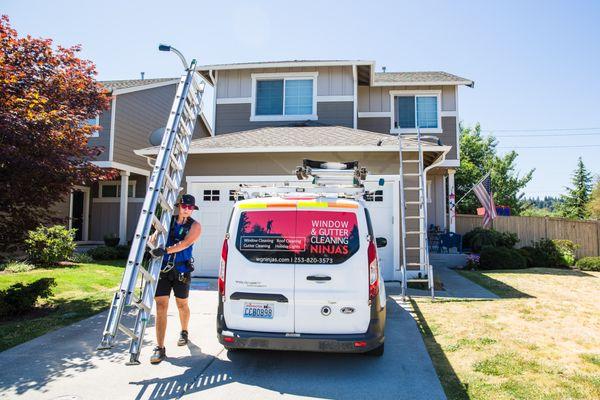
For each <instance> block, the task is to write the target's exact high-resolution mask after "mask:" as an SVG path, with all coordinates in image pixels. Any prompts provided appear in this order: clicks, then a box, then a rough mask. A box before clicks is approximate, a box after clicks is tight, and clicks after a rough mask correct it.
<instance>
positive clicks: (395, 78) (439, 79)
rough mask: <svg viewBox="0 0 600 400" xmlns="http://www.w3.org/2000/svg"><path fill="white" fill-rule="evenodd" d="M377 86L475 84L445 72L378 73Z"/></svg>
mask: <svg viewBox="0 0 600 400" xmlns="http://www.w3.org/2000/svg"><path fill="white" fill-rule="evenodd" d="M374 81H375V84H398V85H402V84H426V83H439V84H443V83H444V82H447V83H448V84H450V83H452V84H464V85H470V84H472V83H473V82H472V81H471V80H469V79H465V78H461V77H460V76H456V75H452V74H449V73H447V72H443V71H423V72H376V73H375V77H374Z"/></svg>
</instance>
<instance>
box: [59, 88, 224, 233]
mask: <svg viewBox="0 0 600 400" xmlns="http://www.w3.org/2000/svg"><path fill="white" fill-rule="evenodd" d="M178 83H179V78H163V79H145V80H119V81H105V82H102V84H103V85H104V86H105V87H106V89H107V90H108V91H110V94H111V99H112V101H111V105H110V109H108V110H107V111H105V112H102V113H101V114H100V115H99V116H98V117H97V118H96V119H95V120H94V119H92V120H90V121H89V123H90V124H93V125H100V126H101V127H102V129H101V130H100V131H98V132H96V133H95V134H94V135H93V136H92V137H91V138H90V139H89V142H88V143H89V146H93V147H98V148H100V149H102V150H103V151H102V153H101V154H100V155H99V156H98V157H97V158H96V159H95V161H93V163H94V164H96V165H97V166H99V167H101V168H110V169H114V170H116V171H118V173H119V174H118V177H117V178H116V180H114V181H100V182H95V183H93V184H91V185H89V186H78V187H76V190H74V191H73V192H72V193H71V194H70V196H69V198H68V199H67V201H66V202H64V203H61V204H58V205H56V206H55V207H53V211H54V212H55V213H56V214H57V215H59V216H64V217H66V218H68V219H67V221H68V226H69V227H71V228H77V233H76V240H77V241H78V242H81V243H94V242H102V240H103V237H104V236H105V235H115V236H117V237H119V238H120V239H121V243H126V242H127V241H129V240H131V238H132V237H133V234H134V230H135V227H136V225H137V219H138V216H139V212H140V209H141V206H142V202H143V200H144V196H145V195H146V188H147V181H148V176H149V175H150V171H151V170H152V168H151V167H150V166H149V165H148V162H147V159H146V158H145V157H142V156H138V155H136V154H135V153H134V150H135V149H139V148H143V147H147V146H150V145H152V144H153V143H151V142H150V141H149V139H150V136H151V134H152V132H154V131H156V130H157V129H160V128H164V127H165V125H166V124H167V118H168V116H169V112H170V111H171V106H172V104H173V100H174V97H175V91H176V88H177V84H178ZM210 135H212V131H211V129H210V127H209V125H208V123H207V121H206V118H205V117H204V115H201V116H200V117H199V118H198V123H197V124H196V128H195V131H194V137H197V138H199V137H203V136H210ZM125 199H126V201H125Z"/></svg>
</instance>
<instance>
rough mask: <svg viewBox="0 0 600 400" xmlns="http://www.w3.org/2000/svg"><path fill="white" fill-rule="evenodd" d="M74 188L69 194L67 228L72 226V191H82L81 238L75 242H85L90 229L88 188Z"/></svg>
mask: <svg viewBox="0 0 600 400" xmlns="http://www.w3.org/2000/svg"><path fill="white" fill-rule="evenodd" d="M73 189H74V190H72V191H71V193H70V195H69V229H72V228H73V192H74V191H79V192H83V221H82V226H81V240H80V241H77V243H81V242H85V241H87V240H88V239H89V230H90V188H89V187H86V186H74V187H73Z"/></svg>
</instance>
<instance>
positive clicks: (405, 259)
mask: <svg viewBox="0 0 600 400" xmlns="http://www.w3.org/2000/svg"><path fill="white" fill-rule="evenodd" d="M415 139H416V144H417V154H418V156H417V159H412V158H409V159H407V158H406V157H405V156H404V155H403V154H402V151H403V150H404V148H405V147H404V141H405V140H415ZM398 152H399V158H400V162H399V164H400V221H401V222H400V223H401V230H402V233H401V242H400V243H401V249H400V251H401V265H400V269H401V275H402V282H401V285H402V300H406V291H407V287H408V282H427V287H428V289H429V290H430V292H431V298H432V299H434V297H435V292H434V281H433V267H432V265H431V264H430V263H429V244H428V239H427V196H426V193H425V190H426V182H425V173H424V168H423V146H422V137H421V130H420V129H419V126H418V124H417V135H416V137H414V136H412V137H410V139H409V138H408V137H406V136H404V137H403V135H401V134H400V133H398ZM411 166H412V168H411ZM415 167H416V168H415ZM405 179H406V180H407V181H409V183H408V184H407V183H406V182H405ZM414 193H416V196H414V195H412V194H414ZM407 196H409V197H410V199H409V200H407V199H406V197H407ZM415 197H416V198H415ZM409 210H410V211H411V212H410V213H409V212H408V211H409ZM407 214H410V215H407ZM414 222H417V223H416V224H415V223H414ZM408 225H410V226H408ZM407 239H408V240H407ZM410 239H413V240H410ZM415 239H416V240H415ZM407 241H410V243H409V244H407ZM415 242H416V243H415ZM411 266H415V267H417V266H418V267H419V272H418V275H417V277H416V278H408V276H407V269H408V267H411ZM423 271H424V272H425V275H424V276H423V273H422V272H423Z"/></svg>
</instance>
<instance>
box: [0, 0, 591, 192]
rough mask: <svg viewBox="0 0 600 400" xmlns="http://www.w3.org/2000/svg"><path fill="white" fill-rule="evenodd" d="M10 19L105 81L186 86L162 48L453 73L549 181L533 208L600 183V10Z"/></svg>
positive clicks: (390, 4) (539, 188)
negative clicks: (72, 54) (577, 175)
mask: <svg viewBox="0 0 600 400" xmlns="http://www.w3.org/2000/svg"><path fill="white" fill-rule="evenodd" d="M0 13H3V14H8V15H9V17H10V18H11V21H12V24H13V26H14V27H15V28H16V29H17V30H18V31H19V33H20V34H31V35H33V36H43V37H50V38H53V39H54V40H55V42H56V43H59V44H62V45H72V44H78V43H79V44H81V45H82V46H83V52H82V56H83V57H85V58H88V59H91V60H93V61H94V62H95V63H96V65H97V68H98V72H99V79H128V78H137V77H139V75H140V72H141V71H144V72H145V73H146V77H147V78H152V77H165V76H177V75H179V73H180V63H179V61H178V60H177V59H176V57H174V56H173V55H170V54H166V53H159V52H158V51H157V45H158V43H159V42H164V43H169V44H172V45H174V46H175V47H177V48H178V49H179V50H181V51H182V52H183V53H184V54H185V55H186V56H187V57H188V58H196V59H198V61H199V63H200V64H212V63H227V62H243V61H260V60H287V59H370V60H375V61H376V62H377V66H378V70H379V69H380V67H381V66H386V67H387V70H388V71H427V70H443V71H447V72H450V73H454V74H457V75H460V76H463V77H466V78H470V79H473V80H474V81H475V82H476V85H475V88H474V89H469V88H462V89H461V90H460V95H459V102H460V103H459V104H460V108H459V112H460V117H461V120H462V121H463V122H464V123H465V124H474V123H475V122H480V123H481V125H482V129H484V130H485V131H486V132H489V131H491V130H493V131H495V132H496V134H497V136H498V138H499V148H501V149H500V150H501V151H507V150H509V149H510V148H517V147H519V148H517V149H516V150H517V151H518V153H519V158H518V163H517V164H518V168H519V170H521V171H523V172H524V171H526V170H529V169H531V168H536V172H535V173H534V179H533V181H532V182H531V183H530V184H529V186H528V187H527V188H526V190H525V192H526V194H527V195H531V196H542V195H544V194H551V195H557V194H559V193H560V192H561V191H562V190H563V188H564V186H565V185H568V184H569V182H570V174H571V172H572V170H573V168H574V167H575V165H576V161H577V157H579V156H581V157H583V160H584V162H585V164H586V165H587V167H588V168H589V169H590V170H591V171H592V172H593V173H595V174H600V79H599V77H598V73H599V72H600V23H598V21H600V2H598V1H595V2H594V1H572V2H567V1H562V2H557V1H523V0H521V1H503V2H486V1H452V2H441V1H434V2H432V1H410V2H408V1H374V0H372V1H368V2H365V1H324V0H321V1H302V2H294V3H292V2H282V1H261V0H254V1H227V2H208V1H203V2H199V1H189V2H182V1H170V2H168V4H167V2H164V1H150V0H147V1H123V0H121V1H102V2H83V1H60V0H54V1H22V0H4V1H3V4H2V6H1V8H0ZM582 128H595V129H587V130H581V129H582ZM540 135H550V136H540ZM536 136H537V137H536ZM532 146H533V147H537V148H530V147H532ZM539 146H548V147H546V148H539ZM569 146H579V147H569Z"/></svg>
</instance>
